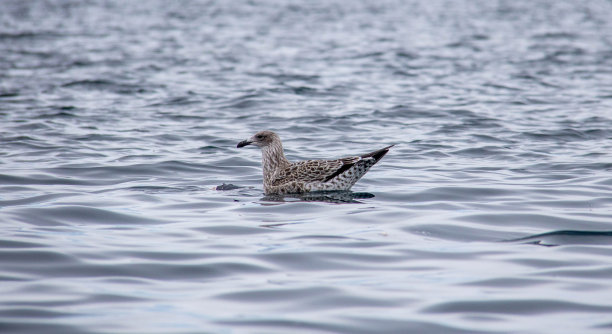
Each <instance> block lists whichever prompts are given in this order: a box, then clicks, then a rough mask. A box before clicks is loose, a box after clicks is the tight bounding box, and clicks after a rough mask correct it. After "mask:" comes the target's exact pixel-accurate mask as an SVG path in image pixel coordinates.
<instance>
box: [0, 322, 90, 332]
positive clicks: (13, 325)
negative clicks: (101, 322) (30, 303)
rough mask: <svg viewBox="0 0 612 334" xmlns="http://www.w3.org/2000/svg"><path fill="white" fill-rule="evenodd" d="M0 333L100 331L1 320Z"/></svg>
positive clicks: (53, 324)
mask: <svg viewBox="0 0 612 334" xmlns="http://www.w3.org/2000/svg"><path fill="white" fill-rule="evenodd" d="M0 331H2V332H4V333H14V334H30V333H47V334H94V333H99V332H98V331H93V332H92V331H90V330H87V329H84V328H82V326H76V325H73V326H70V325H62V324H57V323H50V322H45V321H44V320H38V321H36V320H34V321H33V320H28V321H27V322H23V321H22V322H19V321H15V320H10V321H7V320H0Z"/></svg>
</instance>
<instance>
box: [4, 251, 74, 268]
mask: <svg viewBox="0 0 612 334" xmlns="http://www.w3.org/2000/svg"><path fill="white" fill-rule="evenodd" d="M0 261H2V262H3V263H6V264H7V265H8V264H23V263H28V264H29V265H33V264H36V263H39V264H43V263H53V264H54V265H60V264H66V263H74V262H75V261H76V258H75V257H72V256H69V255H66V254H62V253H59V252H56V251H51V250H48V251H44V250H12V249H11V250H0Z"/></svg>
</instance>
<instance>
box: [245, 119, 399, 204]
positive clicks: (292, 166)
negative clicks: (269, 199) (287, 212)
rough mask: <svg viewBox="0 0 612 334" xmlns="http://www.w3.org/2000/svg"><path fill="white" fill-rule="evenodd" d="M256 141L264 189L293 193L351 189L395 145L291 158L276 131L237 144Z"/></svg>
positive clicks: (266, 131) (266, 190) (272, 192)
mask: <svg viewBox="0 0 612 334" xmlns="http://www.w3.org/2000/svg"><path fill="white" fill-rule="evenodd" d="M251 144H253V145H255V146H259V147H260V148H261V157H262V165H263V185H264V193H265V194H266V195H271V194H290V193H305V192H310V191H318V190H349V189H351V187H352V186H353V185H354V184H355V182H357V181H358V180H359V179H360V178H361V177H362V176H363V175H364V174H365V173H366V172H367V171H368V170H369V169H370V167H372V166H374V164H376V163H377V162H378V161H379V160H380V159H382V157H384V156H385V154H387V152H389V148H391V147H392V146H394V145H391V146H387V147H385V148H381V149H380V150H377V151H374V152H371V153H368V154H364V155H361V156H350V157H346V158H341V159H336V160H306V161H298V162H290V161H289V160H287V158H285V153H284V152H283V144H282V143H281V140H280V138H279V137H278V135H277V134H276V133H274V132H272V131H268V130H264V131H260V132H257V133H256V134H255V135H254V136H253V137H251V138H250V139H247V140H243V141H241V142H240V143H238V145H237V147H244V146H247V145H251Z"/></svg>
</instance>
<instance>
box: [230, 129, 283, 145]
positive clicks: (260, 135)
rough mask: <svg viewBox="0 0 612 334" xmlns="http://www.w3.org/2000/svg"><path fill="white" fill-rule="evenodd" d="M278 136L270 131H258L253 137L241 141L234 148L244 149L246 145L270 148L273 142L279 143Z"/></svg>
mask: <svg viewBox="0 0 612 334" xmlns="http://www.w3.org/2000/svg"><path fill="white" fill-rule="evenodd" d="M279 140H280V139H279V138H278V135H277V134H276V133H274V132H272V131H270V130H264V131H259V132H257V133H256V134H255V135H253V137H251V138H249V139H247V140H243V141H241V142H239V143H238V145H236V147H245V146H247V145H251V144H253V145H255V146H259V147H262V148H263V147H266V146H270V145H271V144H272V143H274V142H275V141H279Z"/></svg>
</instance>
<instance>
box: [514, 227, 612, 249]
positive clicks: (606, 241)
mask: <svg viewBox="0 0 612 334" xmlns="http://www.w3.org/2000/svg"><path fill="white" fill-rule="evenodd" d="M507 241H508V242H525V243H532V244H536V245H542V246H562V245H612V231H579V230H564V231H553V232H547V233H540V234H535V235H530V236H526V237H522V238H518V239H511V240H507Z"/></svg>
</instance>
